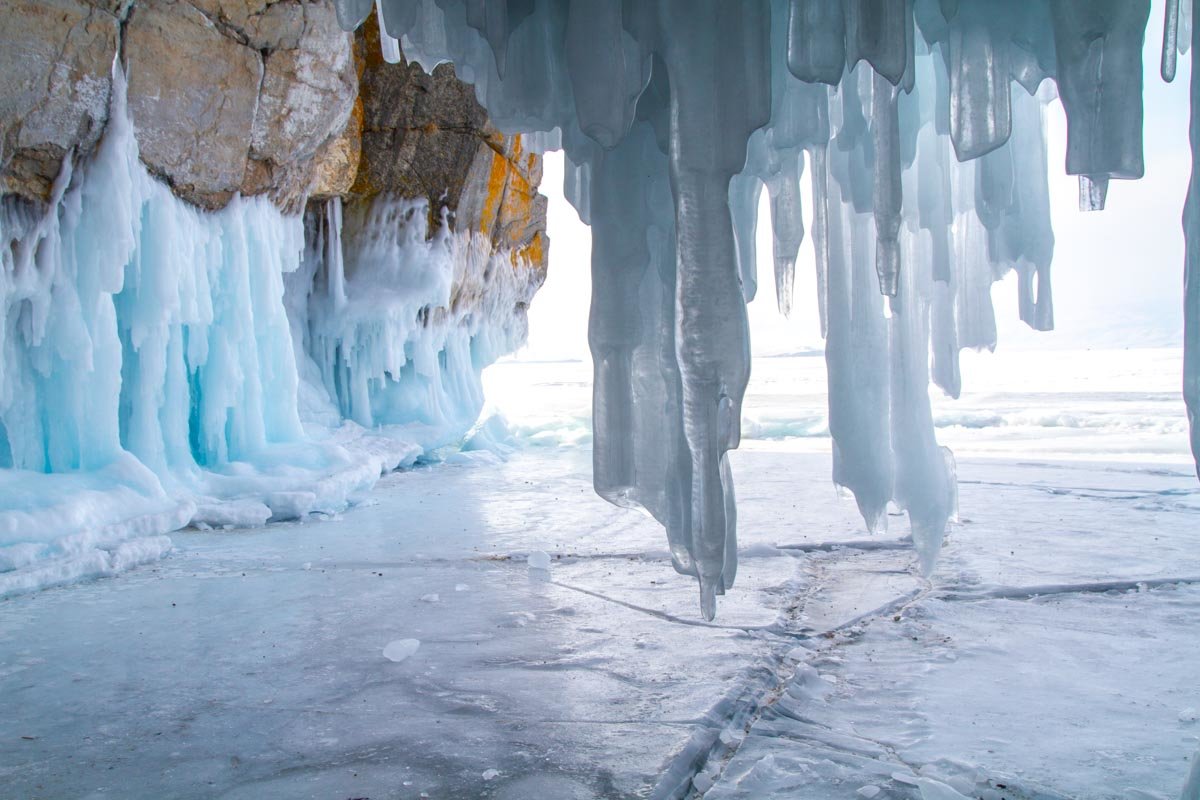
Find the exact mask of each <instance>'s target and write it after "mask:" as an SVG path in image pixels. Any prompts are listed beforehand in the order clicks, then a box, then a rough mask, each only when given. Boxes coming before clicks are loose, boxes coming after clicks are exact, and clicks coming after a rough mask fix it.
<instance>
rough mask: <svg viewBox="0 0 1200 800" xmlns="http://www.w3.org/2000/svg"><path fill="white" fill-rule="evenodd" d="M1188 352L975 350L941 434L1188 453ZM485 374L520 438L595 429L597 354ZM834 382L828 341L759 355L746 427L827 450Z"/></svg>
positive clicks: (572, 438)
mask: <svg viewBox="0 0 1200 800" xmlns="http://www.w3.org/2000/svg"><path fill="white" fill-rule="evenodd" d="M1182 358H1183V356H1182V351H1181V350H1180V349H1179V348H1149V349H1138V348H1130V349H1105V350H1100V349H1097V350H1024V351H1013V350H1008V351H1005V350H1000V351H997V352H995V353H989V352H973V351H966V352H964V353H963V358H962V371H963V392H962V396H961V397H960V398H958V399H957V400H956V399H953V398H950V397H947V396H946V395H945V394H944V393H943V392H942V391H941V390H940V389H938V388H937V387H931V388H930V398H931V400H932V402H933V413H934V424H935V425H936V427H937V436H938V441H939V442H940V443H941V444H943V445H945V446H947V447H950V448H951V449H952V450H953V451H954V452H955V453H956V454H957V455H959V456H995V457H1004V458H1025V457H1037V458H1040V459H1067V460H1085V461H1122V462H1149V463H1164V464H1181V465H1182V464H1187V463H1188V462H1189V461H1190V458H1191V456H1190V454H1189V452H1188V444H1187V417H1186V416H1185V411H1184V406H1183V400H1182V398H1181V397H1180V387H1181V384H1182V363H1183V362H1182ZM484 382H485V387H486V391H487V396H488V398H489V400H490V402H491V403H492V405H493V406H494V407H495V408H496V409H498V410H499V411H500V412H501V413H503V414H504V415H505V417H506V419H507V421H508V423H509V427H510V428H511V429H512V431H513V432H514V434H516V435H517V437H518V438H519V439H522V440H524V441H525V442H527V443H528V444H531V445H563V444H568V445H569V444H583V443H587V442H589V441H590V436H591V432H590V431H591V423H590V419H591V364H590V363H589V362H587V361H544V362H539V361H523V360H520V358H519V357H518V358H509V359H505V360H503V361H501V362H500V363H498V364H496V365H494V366H493V367H491V368H490V369H489V370H488V371H487V372H486V373H485V374H484ZM825 390H826V378H825V359H824V357H823V354H822V353H820V352H819V351H812V352H803V353H796V354H792V355H781V356H775V357H765V358H764V357H757V358H755V360H754V364H753V367H752V370H751V377H750V387H749V389H748V391H747V395H746V403H745V407H744V410H743V419H742V436H743V439H747V440H750V441H760V442H787V443H788V444H787V448H786V449H789V450H791V449H795V450H797V451H801V452H819V451H827V450H828V448H829V441H828V439H829V424H828V407H827V400H826V394H825ZM806 440H808V441H806Z"/></svg>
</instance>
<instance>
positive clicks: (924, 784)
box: [892, 775, 970, 800]
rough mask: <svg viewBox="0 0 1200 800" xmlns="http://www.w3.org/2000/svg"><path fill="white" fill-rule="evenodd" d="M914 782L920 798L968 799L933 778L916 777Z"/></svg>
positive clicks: (929, 799)
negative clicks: (919, 792) (919, 791)
mask: <svg viewBox="0 0 1200 800" xmlns="http://www.w3.org/2000/svg"><path fill="white" fill-rule="evenodd" d="M892 777H895V776H894V775H893V776H892ZM916 784H917V787H918V788H919V789H920V790H921V800H970V798H968V797H967V796H966V795H965V794H962V793H961V792H956V791H955V790H954V789H951V788H950V787H949V786H947V785H946V784H944V783H942V782H941V781H935V780H934V779H933V778H917V780H916Z"/></svg>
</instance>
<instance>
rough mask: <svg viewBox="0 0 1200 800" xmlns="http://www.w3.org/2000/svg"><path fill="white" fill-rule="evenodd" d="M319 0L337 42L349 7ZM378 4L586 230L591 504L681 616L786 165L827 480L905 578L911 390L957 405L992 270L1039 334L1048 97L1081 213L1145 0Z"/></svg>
mask: <svg viewBox="0 0 1200 800" xmlns="http://www.w3.org/2000/svg"><path fill="white" fill-rule="evenodd" d="M337 4H338V10H339V19H340V20H341V22H342V24H343V25H344V26H345V27H347V28H352V27H354V26H355V25H357V24H359V23H360V22H361V21H362V20H363V19H365V17H366V16H367V15H368V14H369V13H370V11H371V9H372V3H371V2H370V0H337ZM378 4H379V9H380V16H381V17H382V20H383V22H384V26H385V28H386V32H387V34H388V35H390V36H391V37H394V38H396V39H399V40H400V41H401V42H402V46H403V51H404V53H406V54H407V56H408V57H409V58H411V59H413V60H416V61H418V62H420V63H421V64H422V65H423V66H425V67H426V68H427V69H431V68H432V67H433V66H434V65H436V64H437V63H440V62H442V61H450V62H453V63H454V65H455V69H456V70H457V72H458V75H459V77H461V78H462V79H464V80H466V81H469V82H472V83H473V84H474V85H475V89H476V93H477V95H478V97H479V100H480V102H481V103H482V104H483V105H484V106H485V107H486V108H487V109H488V112H489V114H490V115H491V118H492V119H493V121H494V122H495V123H496V124H497V125H498V126H499V127H500V128H501V129H502V130H505V131H509V132H528V133H530V134H532V137H531V138H536V139H538V140H540V141H542V143H543V144H545V145H546V146H551V145H553V146H558V147H561V148H562V149H564V150H565V151H566V155H567V158H568V170H567V179H566V193H567V196H568V197H569V199H571V201H572V202H573V204H574V205H575V207H576V209H577V210H578V211H579V213H580V216H581V218H582V219H583V220H584V221H585V222H587V223H589V224H591V225H592V226H593V228H594V232H593V258H592V279H593V300H592V315H591V321H590V323H589V337H590V343H591V348H592V353H593V358H594V362H595V382H594V386H595V389H594V392H595V394H594V430H595V454H594V464H595V486H596V490H597V491H598V492H599V493H600V494H601V495H602V496H604V497H605V498H607V499H609V500H611V501H612V502H615V503H618V504H622V505H632V506H640V507H642V508H644V509H646V510H647V511H649V512H650V513H651V514H652V515H654V516H655V517H656V518H657V519H658V520H659V521H660V522H661V523H662V524H663V525H664V526H665V528H666V530H667V537H668V540H669V542H670V546H671V552H672V555H673V560H674V564H675V568H676V569H677V570H679V571H680V572H683V573H687V574H691V575H694V576H696V577H697V578H698V579H699V582H700V588H701V605H702V609H703V612H704V614H705V616H706V617H710V618H711V617H712V615H713V613H714V595H716V594H720V593H721V592H723V591H724V589H726V588H728V587H729V586H730V584H731V583H732V582H733V577H734V573H735V571H736V547H735V544H734V542H735V527H736V525H735V518H736V505H735V502H734V493H733V485H732V476H731V474H730V470H729V465H728V462H727V460H726V458H725V455H724V454H725V453H726V451H728V450H729V449H730V448H734V447H736V446H737V444H738V439H739V425H740V415H739V406H740V403H741V399H742V393H743V391H744V389H745V386H746V381H747V377H748V374H749V366H750V365H749V347H748V342H747V328H746V312H745V306H744V304H745V302H748V301H750V300H751V299H753V297H754V295H755V289H756V285H757V278H756V276H755V274H754V263H755V253H754V229H755V226H756V224H757V221H756V219H755V215H756V211H757V206H758V198H759V196H760V193H761V191H762V189H763V187H765V188H766V189H767V191H768V193H769V196H770V201H771V223H772V231H773V234H774V247H773V250H774V252H773V257H774V263H775V272H776V275H775V279H776V285H777V287H778V296H779V298H780V307H781V311H783V312H784V313H788V312H789V311H790V310H791V309H790V286H791V283H792V275H793V269H794V264H795V256H796V251H797V249H798V247H799V245H800V241H801V239H802V238H803V236H804V228H803V223H802V217H801V209H800V195H799V191H798V177H799V175H800V173H801V170H803V169H805V168H807V169H808V170H810V171H811V174H812V181H813V187H814V190H813V193H814V202H815V204H816V206H817V207H816V208H815V209H814V210H813V213H812V219H813V223H812V227H813V231H812V235H813V237H814V244H815V250H816V253H817V271H818V276H817V285H818V287H819V294H820V298H819V301H818V306H819V308H818V313H819V314H820V315H821V320H822V327H823V329H824V330H826V331H827V347H826V357H827V360H828V369H829V405H830V428H831V431H832V434H833V439H834V467H833V471H834V480H835V482H836V483H837V484H839V485H841V486H844V487H846V488H848V489H850V490H851V491H853V493H854V495H855V497H856V499H857V501H858V504H859V507H860V509H861V510H862V513H863V516H864V519H865V520H866V523H867V526H868V527H869V528H872V529H874V528H877V527H880V526H882V525H883V524H884V521H885V520H886V509H887V506H888V504H889V503H895V504H897V505H899V506H900V507H902V508H904V509H905V510H906V511H907V512H908V516H909V520H910V523H911V527H912V534H913V538H914V540H915V542H916V545H917V547H918V549H919V551H920V554H921V561H922V563H923V565H924V566H925V568H926V569H929V568H931V567H932V564H933V561H934V559H935V558H936V556H937V552H938V549H939V548H940V545H941V540H942V536H943V532H944V529H945V525H946V522H947V519H948V518H949V517H950V516H951V515H952V514H953V513H954V505H955V499H954V498H955V494H956V492H955V489H954V485H955V479H954V470H953V463H954V462H953V457H952V456H951V455H950V454H949V452H948V451H945V450H943V449H942V448H940V447H939V446H938V444H937V442H936V440H935V438H934V434H933V426H932V423H931V421H930V411H929V402H928V397H927V395H926V394H925V391H926V386H927V384H928V382H929V380H930V378H932V380H933V381H934V382H935V383H936V384H937V385H939V386H940V387H942V388H943V389H945V391H946V392H948V393H950V394H951V395H955V396H957V394H958V392H959V390H960V377H959V370H958V353H959V351H960V350H961V349H962V348H967V347H971V348H994V347H995V346H996V325H995V318H994V315H993V311H992V305H991V298H990V289H991V285H992V283H993V282H995V281H996V280H997V279H999V278H1000V277H1002V276H1003V275H1004V274H1005V273H1007V272H1008V271H1009V270H1016V271H1017V273H1018V274H1019V277H1020V280H1019V292H1020V298H1019V299H1020V314H1021V318H1022V319H1023V320H1024V321H1025V322H1027V323H1028V324H1029V325H1030V326H1032V327H1034V328H1036V329H1039V330H1047V329H1050V328H1051V327H1052V326H1053V306H1052V301H1051V291H1050V260H1051V256H1052V253H1053V248H1054V235H1053V232H1052V231H1051V228H1050V219H1049V200H1048V190H1047V163H1046V146H1045V141H1044V131H1043V127H1044V123H1043V106H1044V105H1045V103H1046V102H1048V101H1049V100H1050V99H1052V98H1054V97H1055V96H1058V97H1061V99H1062V102H1063V106H1064V108H1065V110H1066V114H1067V122H1068V138H1069V141H1068V151H1067V164H1066V169H1067V172H1068V173H1070V174H1073V175H1078V176H1079V182H1080V206H1081V208H1082V209H1085V210H1097V209H1102V208H1103V207H1104V201H1105V197H1106V193H1107V191H1108V188H1109V182H1110V180H1111V179H1114V178H1116V179H1130V178H1137V177H1140V176H1141V174H1142V171H1143V161H1142V64H1141V59H1142V42H1143V37H1144V36H1145V25H1146V21H1147V16H1148V13H1149V8H1150V3H1149V0H1055V1H1054V2H1050V0H1030V1H1029V2H1023V3H1020V4H1012V3H1005V2H1002V1H1001V0H958V1H957V2H948V1H947V0H942V1H941V2H938V1H937V0H886V1H885V2H879V1H878V0H844V1H843V0H745V2H739V3H728V2H721V1H720V0H688V1H687V2H685V1H684V0H647V2H637V3H628V2H619V1H618V0H571V1H570V2H553V1H552V0H491V1H488V0H378ZM1183 6H1184V7H1183V8H1182V9H1181V8H1180V3H1179V2H1176V1H1175V0H1172V2H1169V3H1168V4H1167V15H1168V24H1167V26H1166V31H1167V32H1166V34H1165V36H1164V50H1163V59H1162V64H1161V71H1162V73H1163V76H1164V77H1165V78H1167V79H1170V78H1171V77H1173V75H1174V65H1175V62H1176V58H1177V53H1179V52H1186V51H1187V49H1188V45H1189V43H1190V39H1191V35H1192V32H1191V30H1190V27H1191V22H1190V21H1191V17H1192V14H1191V10H1192V9H1191V3H1189V2H1188V0H1183ZM1047 79H1050V80H1049V81H1047ZM1195 80H1196V79H1195V78H1193V81H1195ZM1195 85H1196V84H1195V83H1194V84H1193V86H1194V87H1195ZM1196 97H1197V95H1196V89H1195V88H1193V106H1195V105H1196V104H1197V102H1200V101H1198V100H1197V99H1196ZM1198 138H1200V134H1197V133H1196V131H1195V130H1193V143H1194V144H1193V148H1194V149H1195V147H1196V144H1195V143H1196V141H1197V139H1198ZM1193 191H1200V190H1198V189H1196V184H1194V185H1193ZM1197 202H1198V201H1197V200H1196V198H1195V197H1194V196H1192V195H1189V201H1188V211H1187V214H1186V220H1187V224H1186V227H1187V230H1188V238H1189V242H1190V243H1191V246H1190V247H1189V250H1188V284H1187V303H1188V305H1187V309H1188V311H1187V318H1188V328H1187V331H1188V333H1187V336H1188V342H1187V344H1188V350H1187V353H1188V355H1187V376H1186V387H1185V396H1186V398H1187V400H1188V405H1189V408H1190V414H1191V417H1192V421H1193V431H1200V424H1197V423H1198V422H1200V420H1197V417H1196V415H1197V414H1198V413H1200V253H1198V252H1197V248H1198V247H1200V245H1197V244H1196V242H1197V241H1200V229H1197V228H1200V206H1197ZM1194 229H1196V230H1194ZM1193 435H1194V436H1196V435H1200V434H1197V433H1194V434H1193ZM1193 441H1194V443H1195V448H1194V449H1195V451H1196V453H1197V456H1198V457H1200V441H1197V440H1195V439H1194V440H1193Z"/></svg>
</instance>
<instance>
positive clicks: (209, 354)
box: [0, 71, 535, 596]
mask: <svg viewBox="0 0 1200 800" xmlns="http://www.w3.org/2000/svg"><path fill="white" fill-rule="evenodd" d="M114 84H115V90H114V96H113V104H112V113H111V115H110V122H109V125H108V128H107V130H106V131H105V134H104V138H103V140H102V142H101V144H100V147H99V149H98V151H97V152H96V154H95V155H94V156H93V157H92V158H91V159H90V160H89V161H88V162H87V163H84V164H80V165H77V166H76V168H75V169H72V166H73V165H72V163H71V161H70V160H68V161H67V162H66V164H65V165H64V168H63V171H62V174H61V175H60V176H59V178H58V180H57V182H56V183H55V186H54V192H53V197H52V198H51V201H50V202H49V204H48V205H47V206H46V207H45V208H44V209H43V208H34V207H32V206H30V205H26V204H21V203H18V202H14V201H11V200H10V201H5V204H4V205H3V208H2V209H0V239H2V240H4V241H6V242H7V241H9V240H13V241H14V242H15V245H14V246H12V247H4V248H0V258H2V259H3V264H2V269H0V319H2V320H3V325H2V326H0V467H3V468H4V469H0V596H3V595H5V594H8V593H11V592H15V591H23V590H28V589H35V588H39V587H42V586H46V585H51V584H54V583H61V582H65V581H70V580H73V579H77V578H79V577H81V576H88V575H103V574H110V573H113V572H118V571H120V570H122V569H124V568H127V567H129V566H132V565H134V564H138V563H143V562H145V561H148V560H153V559H155V558H158V557H160V556H161V555H162V554H163V553H165V552H166V551H167V550H169V548H170V546H171V543H170V540H169V539H168V538H167V537H165V536H163V535H162V534H164V533H167V532H170V531H172V530H175V529H177V528H180V527H182V526H185V525H188V524H192V525H195V526H201V527H204V526H217V527H219V526H227V525H245V524H261V523H262V522H265V521H266V520H268V519H287V518H296V517H299V516H302V515H304V514H307V513H311V512H314V511H316V512H326V513H329V512H333V511H336V510H339V509H341V508H344V507H345V506H346V505H347V504H348V503H349V502H351V501H352V500H353V499H354V497H355V496H356V495H357V494H359V493H361V492H363V491H365V490H366V489H368V488H370V487H371V486H372V485H373V484H374V483H375V481H376V480H377V479H378V477H379V475H380V474H381V472H382V471H386V470H389V469H394V468H396V467H398V466H401V465H405V464H411V463H412V462H413V461H414V460H415V459H416V458H418V457H419V456H421V455H422V454H431V455H433V454H434V451H436V449H437V448H440V447H443V446H445V445H449V444H454V443H456V442H458V441H460V440H461V439H462V437H463V435H464V434H465V433H466V432H467V431H468V429H470V428H471V426H472V425H473V424H474V423H475V421H476V419H477V418H478V416H479V413H480V410H481V408H482V391H481V389H480V371H481V370H482V369H483V367H484V366H486V365H487V364H489V363H491V362H492V361H494V360H495V359H496V358H497V357H499V356H500V355H502V354H504V353H506V352H509V351H511V350H512V349H514V348H515V347H516V346H517V345H518V344H519V343H520V342H521V341H523V338H524V335H525V330H526V329H525V317H524V308H525V306H526V305H527V303H528V300H529V296H530V295H531V294H532V292H533V290H534V288H535V287H534V286H533V285H532V284H531V283H530V282H529V281H528V280H527V279H522V278H521V277H519V276H521V275H528V274H531V271H529V270H519V269H514V268H513V267H514V262H513V260H512V257H511V254H510V253H508V252H493V251H492V248H491V245H490V243H488V242H487V241H486V240H484V239H482V238H481V237H479V236H477V235H476V236H474V237H472V235H471V234H467V233H464V234H451V233H450V232H449V231H448V230H446V229H444V228H443V229H441V230H439V231H438V232H436V233H435V235H434V236H433V237H432V238H429V239H427V237H426V234H427V230H426V228H427V224H426V221H425V220H426V210H425V208H424V207H420V206H415V205H413V204H411V203H403V202H399V201H393V200H388V199H380V200H377V201H376V202H375V203H374V204H371V205H366V206H363V207H355V208H354V209H351V210H350V211H349V213H348V214H347V217H348V219H347V221H346V223H345V224H343V221H342V209H341V207H340V204H339V203H338V202H337V201H331V203H330V204H329V205H328V206H327V207H326V219H325V221H324V224H322V225H319V226H318V225H315V224H312V225H309V226H308V235H307V239H308V241H307V242H306V226H305V221H304V220H303V219H302V218H301V217H299V216H288V215H285V214H283V213H281V212H280V211H279V210H277V209H276V208H275V207H274V206H273V205H272V204H271V203H270V202H269V201H268V200H267V199H266V198H255V199H246V198H235V199H234V200H233V201H232V202H231V203H230V204H229V205H228V207H226V208H225V209H223V210H221V211H219V212H215V213H207V212H203V211H200V210H198V209H196V208H194V207H191V206H189V205H188V204H186V203H184V202H182V201H180V200H178V199H176V198H175V197H174V196H173V195H172V194H171V192H170V190H169V189H168V188H167V187H166V186H164V185H163V184H161V183H159V182H158V181H156V180H154V179H153V178H151V177H150V175H149V174H148V173H147V172H146V170H145V168H144V167H143V166H142V165H141V164H140V162H139V160H138V153H137V144H136V140H135V138H134V136H133V130H132V127H131V125H130V122H129V120H128V117H127V115H126V113H125V104H124V92H125V84H124V78H123V76H122V75H121V74H120V72H119V71H117V72H116V74H115V76H114ZM310 222H312V221H311V220H310ZM493 262H495V263H493ZM497 266H498V267H499V268H493V267H497ZM285 283H286V289H285ZM343 418H345V419H346V421H345V422H343Z"/></svg>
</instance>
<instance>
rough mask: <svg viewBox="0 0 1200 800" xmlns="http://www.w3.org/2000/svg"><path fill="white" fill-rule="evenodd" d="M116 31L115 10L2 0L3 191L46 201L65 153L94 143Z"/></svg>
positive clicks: (61, 1)
mask: <svg viewBox="0 0 1200 800" xmlns="http://www.w3.org/2000/svg"><path fill="white" fill-rule="evenodd" d="M109 5H111V4H109ZM119 36H120V23H119V20H118V18H117V16H116V15H115V14H114V13H111V11H110V10H107V9H106V8H98V7H96V6H95V5H93V4H89V3H86V2H82V0H5V4H4V6H3V8H2V9H0V76H3V77H2V78H0V193H12V194H19V195H23V196H25V197H30V198H44V197H45V196H47V195H48V194H49V192H50V184H51V182H53V180H54V177H55V175H57V174H58V170H59V167H60V166H61V164H62V160H63V157H64V156H65V155H66V154H67V152H68V151H70V150H72V149H75V150H77V151H79V152H81V153H83V154H86V153H88V152H90V151H91V150H92V148H94V147H95V146H96V143H97V142H98V141H99V140H100V133H101V131H103V129H104V124H105V122H106V121H107V120H108V97H109V92H110V91H111V78H110V73H111V70H112V63H113V58H114V57H115V55H116V52H117V44H118V41H119Z"/></svg>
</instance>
